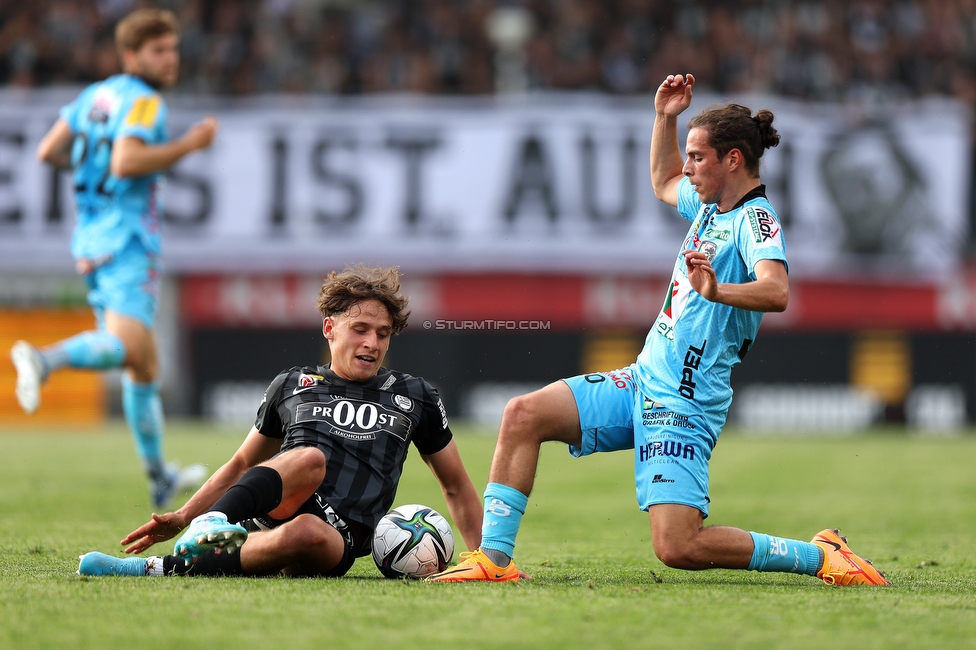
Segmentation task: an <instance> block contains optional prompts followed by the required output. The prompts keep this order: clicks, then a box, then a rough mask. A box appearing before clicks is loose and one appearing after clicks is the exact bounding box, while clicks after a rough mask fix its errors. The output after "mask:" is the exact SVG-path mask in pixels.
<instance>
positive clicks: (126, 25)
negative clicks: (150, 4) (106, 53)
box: [115, 9, 180, 56]
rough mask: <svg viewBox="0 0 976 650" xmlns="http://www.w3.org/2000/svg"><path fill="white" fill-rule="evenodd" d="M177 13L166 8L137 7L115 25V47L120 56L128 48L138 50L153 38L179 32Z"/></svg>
mask: <svg viewBox="0 0 976 650" xmlns="http://www.w3.org/2000/svg"><path fill="white" fill-rule="evenodd" d="M179 33H180V22H179V20H177V18H176V14H174V13H173V12H172V11H169V10H166V9H137V10H135V11H133V12H132V13H131V14H129V15H128V16H126V17H125V18H123V19H122V20H120V21H119V24H118V25H116V26H115V48H116V49H117V50H118V51H119V56H122V54H123V53H124V52H125V51H126V50H138V49H139V48H141V47H142V46H143V44H144V43H145V42H146V41H148V40H151V39H153V38H159V37H160V36H165V35H167V34H177V35H178V34H179Z"/></svg>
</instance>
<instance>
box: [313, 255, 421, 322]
mask: <svg viewBox="0 0 976 650" xmlns="http://www.w3.org/2000/svg"><path fill="white" fill-rule="evenodd" d="M363 300H379V301H380V302H381V303H383V304H384V305H385V306H386V310H387V311H388V312H389V313H390V319H391V320H392V321H393V334H399V333H400V332H402V331H403V328H404V327H406V326H407V318H409V317H410V312H409V311H406V307H407V301H408V300H409V298H408V297H407V296H403V295H400V267H398V266H393V267H389V268H385V267H381V266H375V267H368V266H364V265H362V264H357V265H356V266H349V267H346V268H345V269H344V270H343V271H341V272H336V271H333V272H332V273H330V274H329V276H328V277H327V278H326V279H325V282H324V283H323V284H322V288H321V289H319V297H318V300H317V301H316V303H315V306H316V307H318V310H319V312H320V313H321V314H322V318H328V317H329V316H338V315H340V314H345V313H346V312H347V311H349V309H350V308H351V307H352V306H354V305H356V304H357V303H360V302H362V301H363Z"/></svg>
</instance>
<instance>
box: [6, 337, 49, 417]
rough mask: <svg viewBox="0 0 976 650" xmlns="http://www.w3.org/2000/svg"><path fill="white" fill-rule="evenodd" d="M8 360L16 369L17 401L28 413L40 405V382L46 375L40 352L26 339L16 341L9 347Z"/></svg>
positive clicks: (42, 381)
mask: <svg viewBox="0 0 976 650" xmlns="http://www.w3.org/2000/svg"><path fill="white" fill-rule="evenodd" d="M10 360H11V361H13V363H14V368H16V369H17V401H18V402H19V403H20V408H22V409H24V412H26V413H28V414H30V413H33V412H34V411H36V410H37V407H38V406H40V405H41V384H43V383H44V379H45V377H46V375H47V373H46V372H45V368H44V359H43V357H41V353H40V352H39V351H38V349H37V348H35V347H34V346H33V345H31V344H30V343H28V342H27V341H17V342H16V343H14V345H13V347H12V348H10Z"/></svg>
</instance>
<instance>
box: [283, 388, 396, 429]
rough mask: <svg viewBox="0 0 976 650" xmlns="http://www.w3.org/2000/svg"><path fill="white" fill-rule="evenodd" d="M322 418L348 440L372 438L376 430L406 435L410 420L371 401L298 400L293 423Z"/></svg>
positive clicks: (337, 398) (342, 399)
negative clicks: (300, 402) (301, 401)
mask: <svg viewBox="0 0 976 650" xmlns="http://www.w3.org/2000/svg"><path fill="white" fill-rule="evenodd" d="M309 422H323V423H325V424H327V425H329V427H330V428H329V433H330V434H332V435H334V436H339V437H342V438H346V439H348V440H375V439H376V436H377V435H378V434H380V433H388V434H390V435H393V436H396V437H397V438H400V439H401V440H406V439H407V434H408V433H409V431H410V428H411V421H410V420H409V418H407V417H406V416H404V415H401V414H399V413H397V412H395V411H393V409H391V408H389V407H387V406H384V405H382V404H376V403H374V402H364V401H361V400H356V399H350V398H347V397H335V396H332V398H331V399H329V400H326V401H322V402H307V403H305V404H299V405H298V407H297V408H296V409H295V423H296V424H303V423H309Z"/></svg>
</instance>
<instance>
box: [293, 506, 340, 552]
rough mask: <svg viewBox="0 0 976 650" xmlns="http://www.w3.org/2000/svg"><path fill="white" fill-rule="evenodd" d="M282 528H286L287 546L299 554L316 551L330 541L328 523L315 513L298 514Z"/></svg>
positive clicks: (325, 546) (323, 547)
mask: <svg viewBox="0 0 976 650" xmlns="http://www.w3.org/2000/svg"><path fill="white" fill-rule="evenodd" d="M282 528H287V539H288V542H289V546H290V547H291V548H292V549H293V550H294V551H295V552H296V553H297V554H299V555H301V556H304V555H308V554H315V553H318V552H320V551H322V550H323V549H326V548H328V546H329V544H330V542H331V541H332V536H331V535H330V534H329V533H330V531H329V525H328V524H326V523H325V522H324V521H322V520H321V519H319V518H318V517H316V516H315V515H310V514H301V515H298V516H297V517H295V518H294V519H292V520H291V521H289V522H288V523H287V524H285V525H284V526H282Z"/></svg>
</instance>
